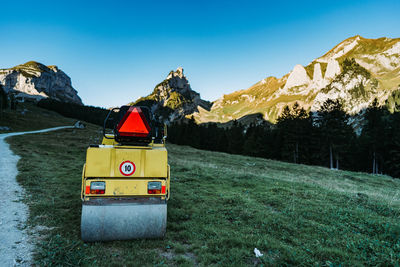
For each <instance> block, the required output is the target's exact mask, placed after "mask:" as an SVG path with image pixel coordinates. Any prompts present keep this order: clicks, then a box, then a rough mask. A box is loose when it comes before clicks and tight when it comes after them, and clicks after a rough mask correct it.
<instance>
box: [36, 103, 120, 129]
mask: <svg viewBox="0 0 400 267" xmlns="http://www.w3.org/2000/svg"><path fill="white" fill-rule="evenodd" d="M37 105H38V106H39V107H41V108H45V109H48V110H52V111H55V112H57V113H59V114H61V115H63V116H65V117H68V118H74V119H78V120H82V121H86V122H89V123H93V124H97V125H100V126H103V124H104V120H105V118H106V117H107V114H108V112H109V110H107V109H105V108H99V107H93V106H85V105H79V104H74V103H67V102H61V101H57V100H54V99H50V98H45V99H42V100H40V101H39V102H38V103H37ZM108 127H112V126H110V125H108Z"/></svg>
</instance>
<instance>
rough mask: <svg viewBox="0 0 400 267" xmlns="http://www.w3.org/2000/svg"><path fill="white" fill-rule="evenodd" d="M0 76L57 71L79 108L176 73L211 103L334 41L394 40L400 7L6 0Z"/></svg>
mask: <svg viewBox="0 0 400 267" xmlns="http://www.w3.org/2000/svg"><path fill="white" fill-rule="evenodd" d="M0 9H1V15H0V68H7V67H12V66H15V65H18V64H21V63H24V62H26V61H30V60H36V61H39V62H41V63H43V64H45V65H57V66H59V67H60V68H61V69H62V70H63V71H65V72H66V73H67V74H68V75H69V76H70V77H71V79H72V84H73V86H74V88H75V89H76V90H78V92H79V95H80V96H81V98H82V100H83V102H84V103H85V104H88V105H95V106H102V107H110V106H118V105H122V104H125V103H127V102H130V101H134V100H136V99H137V98H138V97H140V96H144V95H147V94H149V93H150V92H151V91H152V90H153V88H154V86H155V85H156V84H157V83H159V82H160V81H162V80H163V79H164V78H165V77H166V75H167V74H168V72H169V71H170V70H172V69H176V68H177V67H178V66H182V67H183V68H184V70H185V73H186V75H187V77H188V79H189V81H190V83H191V86H192V89H194V90H196V91H198V92H199V93H200V94H201V96H202V97H203V98H205V99H207V100H215V99H217V98H219V97H220V96H222V94H227V93H230V92H233V91H235V90H239V89H245V88H248V87H249V86H251V85H252V84H254V83H256V82H257V81H259V80H261V79H263V78H265V77H267V76H277V77H281V76H282V75H284V74H286V73H287V72H289V71H290V70H291V69H292V68H293V66H294V65H295V64H302V65H306V64H308V63H309V62H310V61H312V60H313V59H314V58H316V57H319V56H321V55H322V54H324V53H325V52H327V51H328V50H329V49H331V48H332V47H333V46H334V45H336V44H337V43H339V42H340V41H342V40H344V39H346V38H348V37H350V36H354V35H357V34H359V35H361V36H363V37H366V38H378V37H383V36H385V37H392V38H396V37H400V12H399V11H400V1H399V0H395V1H385V0H382V1H330V2H329V3H328V1H321V0H319V1H282V2H279V1H217V0H215V1H197V2H195V1H100V0H97V1H60V0H59V1H54V0H52V1H5V2H2V3H1V6H0Z"/></svg>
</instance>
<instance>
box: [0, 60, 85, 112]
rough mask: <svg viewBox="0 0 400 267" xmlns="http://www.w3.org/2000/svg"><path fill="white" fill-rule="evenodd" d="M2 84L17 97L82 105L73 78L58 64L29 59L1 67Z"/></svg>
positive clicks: (8, 92)
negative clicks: (48, 99) (13, 65)
mask: <svg viewBox="0 0 400 267" xmlns="http://www.w3.org/2000/svg"><path fill="white" fill-rule="evenodd" d="M0 84H1V85H2V86H3V88H4V90H5V92H6V93H7V94H10V93H13V94H15V95H16V97H24V98H32V99H35V100H40V99H42V98H47V97H50V98H53V99H55V100H59V101H63V102H71V103H76V104H80V105H82V100H81V99H80V97H79V96H78V92H77V91H76V90H75V89H74V88H73V87H72V85H71V78H70V77H69V76H68V75H67V74H65V73H64V72H63V71H62V70H60V69H59V68H58V67H57V66H54V65H53V66H45V65H43V64H41V63H39V62H36V61H29V62H26V63H24V64H20V65H17V66H15V67H12V68H9V69H0Z"/></svg>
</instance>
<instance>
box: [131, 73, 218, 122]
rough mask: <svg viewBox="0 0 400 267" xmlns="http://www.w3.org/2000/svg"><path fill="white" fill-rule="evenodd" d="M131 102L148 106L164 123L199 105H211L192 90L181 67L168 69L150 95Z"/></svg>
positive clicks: (179, 117) (193, 110)
mask: <svg viewBox="0 0 400 267" xmlns="http://www.w3.org/2000/svg"><path fill="white" fill-rule="evenodd" d="M131 104H132V105H144V106H148V107H150V108H151V110H152V112H153V113H154V114H155V115H156V116H157V117H158V119H159V120H160V121H163V122H166V123H169V122H171V121H174V120H177V119H181V118H183V117H185V116H186V115H189V114H192V113H193V112H196V111H197V110H198V107H199V106H200V107H202V108H204V109H209V108H210V106H211V104H210V103H209V102H208V101H205V100H202V99H201V98H200V94H199V93H197V92H196V91H194V90H192V88H191V86H190V83H189V81H188V79H187V78H186V76H185V75H184V73H183V68H182V67H179V68H177V69H176V71H170V72H169V74H168V76H167V78H166V79H165V80H164V81H162V82H161V83H159V84H157V85H156V86H155V88H154V90H153V92H152V93H151V94H150V95H148V96H146V97H141V98H139V99H138V100H137V101H135V102H133V103H131Z"/></svg>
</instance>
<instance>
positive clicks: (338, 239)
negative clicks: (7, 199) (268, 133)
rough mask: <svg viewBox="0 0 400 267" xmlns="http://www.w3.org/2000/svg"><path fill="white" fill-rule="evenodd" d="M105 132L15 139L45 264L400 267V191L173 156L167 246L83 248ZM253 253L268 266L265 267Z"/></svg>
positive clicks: (381, 181)
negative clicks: (90, 182) (91, 163)
mask: <svg viewBox="0 0 400 267" xmlns="http://www.w3.org/2000/svg"><path fill="white" fill-rule="evenodd" d="M100 135H101V133H100V129H99V128H98V127H97V126H93V125H90V124H89V125H88V127H87V128H86V129H83V130H73V129H66V130H60V131H56V132H49V133H43V134H35V135H25V136H16V137H12V138H11V139H8V142H10V144H11V148H12V149H13V151H15V153H17V154H18V155H21V157H22V158H21V160H20V161H19V163H18V169H19V171H20V173H19V175H18V178H17V179H18V182H19V183H21V184H22V186H23V187H24V188H25V190H26V192H27V197H26V199H25V200H24V201H25V202H26V203H27V204H28V205H29V208H30V217H29V226H30V228H31V229H33V231H32V235H33V238H35V239H36V242H37V244H36V254H35V264H36V265H40V266H42V265H85V266H121V265H123V266H163V265H184V266H193V265H200V266H205V265H207V266H208V265H224V266H242V265H267V266H269V265H317V266H339V265H342V266H343V265H345V266H363V265H396V264H398V263H399V262H400V223H399V216H400V193H399V192H400V191H399V189H400V180H398V179H392V178H391V177H387V176H374V175H368V174H364V173H353V172H347V171H333V170H329V169H326V168H322V167H315V166H305V165H295V164H289V163H284V162H278V161H272V160H266V159H261V158H253V157H246V156H240V155H230V154H225V153H219V152H209V151H203V150H197V149H193V148H190V147H186V146H177V145H172V144H169V145H168V152H169V163H170V165H171V191H172V194H171V199H170V201H169V203H168V223H167V234H166V236H165V238H164V239H161V240H132V241H116V242H107V243H87V244H85V243H83V242H82V241H81V240H80V213H81V200H80V187H81V170H82V165H83V163H84V161H85V153H86V148H87V146H88V145H89V144H91V143H98V142H99V141H100V139H99V138H100ZM254 248H258V249H259V250H260V251H261V252H262V253H263V254H264V256H263V257H261V258H256V257H255V255H254V252H253V250H254Z"/></svg>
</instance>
